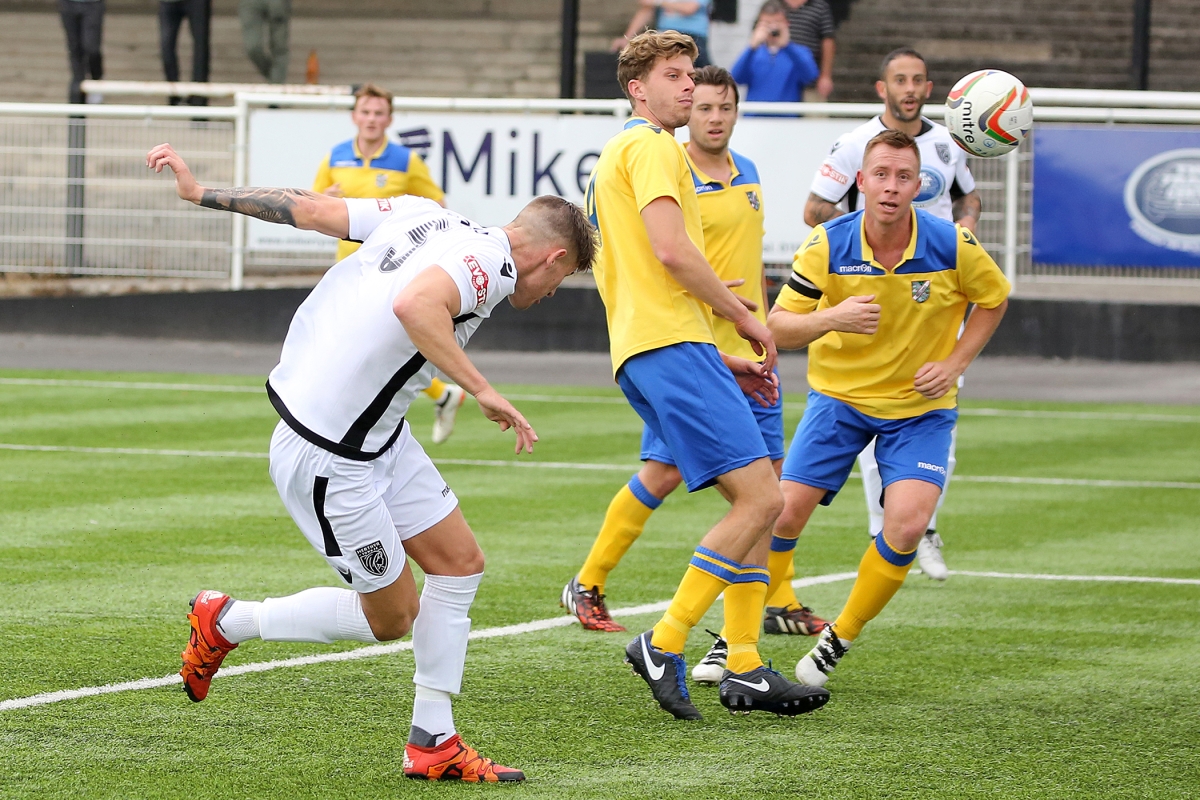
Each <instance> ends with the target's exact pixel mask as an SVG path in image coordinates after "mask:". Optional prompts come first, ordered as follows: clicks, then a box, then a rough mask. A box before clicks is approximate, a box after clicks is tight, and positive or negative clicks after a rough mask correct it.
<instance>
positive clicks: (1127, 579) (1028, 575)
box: [950, 569, 1200, 586]
mask: <svg viewBox="0 0 1200 800" xmlns="http://www.w3.org/2000/svg"><path fill="white" fill-rule="evenodd" d="M950 574H951V575H962V576H964V577H967V578H1015V579H1017V580H1026V581H1098V582H1102V583H1172V584H1179V585H1182V586H1200V579H1197V578H1154V577H1146V576H1143V575H1045V574H1042V573H1037V572H971V571H969V570H958V569H952V570H950Z"/></svg>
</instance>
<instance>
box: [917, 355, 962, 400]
mask: <svg viewBox="0 0 1200 800" xmlns="http://www.w3.org/2000/svg"><path fill="white" fill-rule="evenodd" d="M961 374H962V373H961V372H958V371H957V370H955V369H954V368H953V367H951V366H950V365H949V364H947V363H946V362H945V361H930V362H929V363H927V364H924V365H923V366H922V367H921V368H920V369H919V370H917V374H916V376H915V377H914V378H913V387H914V388H916V390H917V391H918V392H920V393H921V395H922V396H924V397H928V398H929V399H930V400H937V399H938V398H939V397H943V396H944V395H945V394H946V392H948V391H950V387H951V386H953V385H954V384H955V383H956V382H957V381H958V378H959V376H960V375H961Z"/></svg>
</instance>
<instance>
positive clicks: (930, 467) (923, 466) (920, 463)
mask: <svg viewBox="0 0 1200 800" xmlns="http://www.w3.org/2000/svg"><path fill="white" fill-rule="evenodd" d="M917 469H927V470H929V471H930V472H936V473H937V474H939V475H945V474H946V468H945V467H939V466H938V465H937V464H930V463H929V462H927V461H918V462H917Z"/></svg>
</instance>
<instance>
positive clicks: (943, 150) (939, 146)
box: [933, 142, 950, 166]
mask: <svg viewBox="0 0 1200 800" xmlns="http://www.w3.org/2000/svg"><path fill="white" fill-rule="evenodd" d="M933 148H934V149H935V150H937V154H938V158H940V159H941V160H942V163H943V164H945V165H946V166H950V145H948V144H946V143H945V142H935V143H934V145H933Z"/></svg>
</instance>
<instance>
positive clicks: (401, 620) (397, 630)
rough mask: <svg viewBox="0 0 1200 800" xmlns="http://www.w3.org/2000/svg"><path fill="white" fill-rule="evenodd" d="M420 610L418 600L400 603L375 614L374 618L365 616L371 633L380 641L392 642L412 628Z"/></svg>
mask: <svg viewBox="0 0 1200 800" xmlns="http://www.w3.org/2000/svg"><path fill="white" fill-rule="evenodd" d="M420 610H421V602H420V600H416V599H414V600H413V602H412V603H402V604H400V605H398V606H396V607H395V608H391V609H389V610H388V612H387V613H386V614H381V615H376V618H375V619H372V618H371V617H367V622H368V623H369V624H370V626H371V633H372V634H374V635H375V638H376V639H378V640H379V641H381V642H392V641H395V640H396V639H401V638H403V637H404V636H406V635H407V634H408V632H409V631H411V630H412V626H413V621H414V620H415V619H416V618H417V614H418V613H419V612H420Z"/></svg>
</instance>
